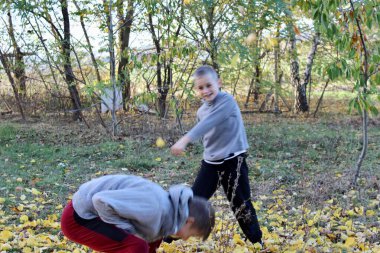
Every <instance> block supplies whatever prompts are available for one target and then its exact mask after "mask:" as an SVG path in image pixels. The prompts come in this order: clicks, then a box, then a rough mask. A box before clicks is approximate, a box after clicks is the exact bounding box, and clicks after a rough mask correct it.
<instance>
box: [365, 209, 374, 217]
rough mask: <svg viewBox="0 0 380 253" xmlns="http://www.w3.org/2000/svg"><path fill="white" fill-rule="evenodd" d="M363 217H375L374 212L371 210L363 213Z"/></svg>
mask: <svg viewBox="0 0 380 253" xmlns="http://www.w3.org/2000/svg"><path fill="white" fill-rule="evenodd" d="M365 215H367V216H374V215H375V211H373V210H367V211H366V212H365Z"/></svg>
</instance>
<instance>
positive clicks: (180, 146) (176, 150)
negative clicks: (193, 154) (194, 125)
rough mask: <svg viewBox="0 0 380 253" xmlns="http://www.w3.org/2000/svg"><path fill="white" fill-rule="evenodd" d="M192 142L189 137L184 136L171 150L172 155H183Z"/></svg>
mask: <svg viewBox="0 0 380 253" xmlns="http://www.w3.org/2000/svg"><path fill="white" fill-rule="evenodd" d="M190 141H191V139H190V138H189V137H188V136H187V135H184V136H183V137H182V138H181V139H179V140H178V141H177V142H176V143H175V144H174V145H173V146H172V147H171V148H170V150H171V152H172V154H173V155H175V156H179V155H182V154H183V152H184V151H185V149H186V146H187V144H189V143H190Z"/></svg>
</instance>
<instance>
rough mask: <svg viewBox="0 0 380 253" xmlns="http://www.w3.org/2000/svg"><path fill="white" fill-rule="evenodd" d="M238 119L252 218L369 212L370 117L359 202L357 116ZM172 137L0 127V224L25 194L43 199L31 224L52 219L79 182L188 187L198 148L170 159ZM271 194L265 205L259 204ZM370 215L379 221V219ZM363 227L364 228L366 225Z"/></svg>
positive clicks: (377, 147) (375, 149) (374, 150)
mask: <svg viewBox="0 0 380 253" xmlns="http://www.w3.org/2000/svg"><path fill="white" fill-rule="evenodd" d="M245 117H246V119H245V122H246V129H247V135H248V139H249V143H250V151H249V158H248V164H249V168H250V177H251V183H252V195H253V199H254V200H260V201H261V202H263V203H262V206H261V209H260V210H259V211H258V215H259V217H269V216H265V215H266V214H265V213H264V212H265V211H266V210H269V209H272V208H273V205H274V203H277V202H279V201H285V202H286V208H288V209H289V210H290V209H291V207H298V206H302V207H307V208H308V209H311V210H318V209H321V208H323V207H324V206H325V202H326V201H327V200H330V199H334V201H338V202H339V203H338V205H339V206H340V207H341V208H343V210H346V209H347V210H349V208H351V206H352V205H356V204H360V205H362V206H364V207H366V206H370V205H372V204H371V203H373V200H374V199H376V196H377V195H378V187H379V184H380V180H379V178H380V170H379V169H378V168H379V167H380V162H379V161H380V124H379V123H378V119H376V118H375V119H373V120H372V125H370V128H369V148H368V153H367V157H366V159H365V161H364V164H363V167H362V173H361V178H360V180H359V188H358V189H359V191H358V192H359V193H360V194H359V197H358V198H355V199H351V197H347V196H350V194H352V192H351V190H352V187H351V186H350V182H351V180H352V176H353V174H354V170H353V168H354V165H355V161H356V159H357V157H358V155H359V153H360V149H361V144H360V139H361V132H360V119H359V118H358V117H357V116H345V117H340V118H337V117H336V116H334V117H333V118H329V117H324V118H320V119H310V118H303V119H301V118H293V117H289V116H288V115H282V116H280V117H276V116H274V115H254V116H245ZM155 130H156V129H155ZM158 136H162V137H164V139H166V141H167V142H168V143H167V146H166V147H165V148H163V149H160V148H157V147H156V146H155V144H154V143H155V140H156V138H157V137H158ZM178 137H179V135H178V133H177V135H173V133H172V132H170V133H166V132H159V133H158V132H154V133H153V132H151V133H148V134H144V135H142V134H135V135H134V134H133V133H131V134H129V135H128V136H124V137H121V138H119V139H115V140H112V139H111V138H109V137H107V136H104V135H103V134H102V131H101V130H99V129H85V128H83V127H81V126H79V125H78V124H76V125H74V124H65V123H64V122H56V123H52V124H51V123H43V122H39V123H31V124H29V125H22V124H17V123H9V122H5V123H4V122H1V123H0V176H1V177H2V178H3V179H4V180H1V181H0V198H4V199H5V202H4V208H3V211H5V215H7V214H9V215H10V217H12V218H9V219H6V221H3V223H4V222H5V224H8V225H9V224H12V223H14V222H15V221H16V220H17V219H18V218H17V217H15V216H12V215H11V214H14V210H15V207H16V208H17V203H18V202H17V198H19V197H20V196H21V195H22V194H23V193H25V190H26V189H32V188H35V189H38V190H39V191H40V192H42V193H43V194H44V195H45V196H46V197H47V198H48V199H49V201H48V203H47V204H45V205H44V207H43V208H41V209H40V210H39V211H38V212H37V213H35V214H34V216H33V217H34V218H35V219H36V218H37V217H38V218H46V217H48V216H49V215H51V213H57V210H56V209H57V206H59V205H64V204H65V203H66V201H67V199H68V198H69V196H70V195H71V194H72V193H74V192H75V190H76V189H77V187H78V186H79V185H80V184H82V183H83V182H85V181H87V180H89V179H90V178H93V177H97V176H100V175H104V174H115V173H131V174H136V175H141V176H144V177H146V178H149V179H151V180H153V181H155V182H158V183H160V184H161V185H163V186H164V187H168V186H169V185H171V184H174V183H182V182H186V183H188V184H191V183H192V182H193V180H194V179H195V175H196V172H197V169H198V166H199V163H200V159H201V156H202V147H201V145H200V144H199V143H196V144H194V145H192V146H190V147H189V149H188V151H187V153H186V155H185V156H184V157H180V158H174V157H172V156H171V154H170V152H169V149H168V146H170V145H171V144H172V143H173V142H174V141H175V140H176V139H177V138H178ZM376 187H377V188H376ZM376 189H377V190H376ZM276 192H279V193H278V194H277V193H276ZM274 193H275V196H274V197H273V199H271V198H270V197H269V198H268V199H266V198H265V199H261V198H260V197H262V196H271V195H273V194H274ZM218 194H220V193H218ZM218 196H219V195H218ZM285 196H286V198H285ZM273 201H277V202H273ZM223 203H224V202H223ZM334 203H335V202H334ZM221 208H227V209H228V205H226V203H224V204H223V205H222V207H221ZM297 210H298V209H297ZM302 210H303V209H302ZM0 211H1V210H0ZM297 212H298V211H297ZM292 215H293V216H294V215H300V214H298V213H293V214H292V212H291V210H290V211H289V213H287V212H286V215H285V214H284V218H287V217H290V216H292ZM305 215H306V214H305ZM376 215H377V217H379V213H377V214H376ZM305 217H306V216H305ZM375 217H376V216H375ZM289 219H290V218H289ZM375 221H376V219H375ZM273 222H274V221H272V220H270V219H269V218H268V219H264V220H261V223H262V224H263V226H265V227H266V228H268V230H269V231H271V229H272V230H273V229H276V227H273V226H274V225H273V224H275V223H273ZM300 222H301V221H300ZM364 222H365V223H368V224H369V223H371V222H374V219H368V220H366V221H364ZM371 224H372V223H371ZM0 228H1V220H0ZM227 237H228V238H230V236H227ZM375 239H376V238H375ZM375 239H373V240H375Z"/></svg>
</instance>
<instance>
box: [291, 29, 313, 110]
mask: <svg viewBox="0 0 380 253" xmlns="http://www.w3.org/2000/svg"><path fill="white" fill-rule="evenodd" d="M290 26H291V28H290V29H289V32H290V57H291V60H290V76H291V80H292V85H293V87H294V97H295V101H294V106H293V110H294V112H295V113H297V112H299V111H302V112H305V111H307V110H309V106H308V104H307V97H306V90H305V89H304V88H303V86H302V85H301V78H300V75H299V63H298V57H297V47H296V36H295V33H294V31H293V26H292V25H290Z"/></svg>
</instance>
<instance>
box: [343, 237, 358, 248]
mask: <svg viewBox="0 0 380 253" xmlns="http://www.w3.org/2000/svg"><path fill="white" fill-rule="evenodd" d="M355 244H356V241H355V238H354V237H348V238H347V240H346V242H345V243H344V245H346V246H348V247H351V246H354V245H355Z"/></svg>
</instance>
